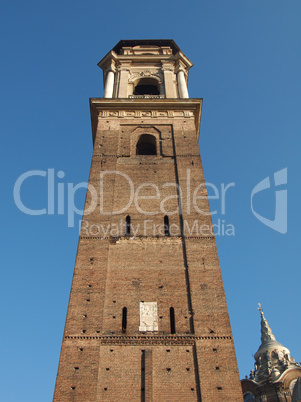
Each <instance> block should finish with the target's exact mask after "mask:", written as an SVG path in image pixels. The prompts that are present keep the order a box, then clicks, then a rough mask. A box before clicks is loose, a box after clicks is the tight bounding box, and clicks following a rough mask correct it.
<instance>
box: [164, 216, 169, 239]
mask: <svg viewBox="0 0 301 402" xmlns="http://www.w3.org/2000/svg"><path fill="white" fill-rule="evenodd" d="M164 234H165V236H170V232H169V218H168V216H167V215H165V216H164Z"/></svg>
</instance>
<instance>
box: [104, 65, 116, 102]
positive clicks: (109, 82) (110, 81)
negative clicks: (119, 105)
mask: <svg viewBox="0 0 301 402" xmlns="http://www.w3.org/2000/svg"><path fill="white" fill-rule="evenodd" d="M114 78H115V74H114V71H112V70H109V71H108V72H107V79H106V85H105V90H104V94H103V97H104V98H113V89H114Z"/></svg>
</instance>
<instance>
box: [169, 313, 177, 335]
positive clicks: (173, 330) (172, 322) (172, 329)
mask: <svg viewBox="0 0 301 402" xmlns="http://www.w3.org/2000/svg"><path fill="white" fill-rule="evenodd" d="M169 315H170V333H171V334H175V333H176V323H175V309H174V308H173V307H170V309H169Z"/></svg>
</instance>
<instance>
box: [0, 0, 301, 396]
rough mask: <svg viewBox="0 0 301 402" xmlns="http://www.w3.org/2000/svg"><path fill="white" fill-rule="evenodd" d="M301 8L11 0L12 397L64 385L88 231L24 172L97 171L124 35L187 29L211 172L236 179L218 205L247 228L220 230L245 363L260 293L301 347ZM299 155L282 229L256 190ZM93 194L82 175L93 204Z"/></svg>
mask: <svg viewBox="0 0 301 402" xmlns="http://www.w3.org/2000/svg"><path fill="white" fill-rule="evenodd" d="M300 17H301V3H300V1H299V0H293V1H292V0H290V1H280V0H265V1H264V2H263V1H259V0H252V1H251V0H244V1H241V0H227V1H224V0H212V1H210V2H209V1H204V0H200V1H198V2H186V3H184V2H182V1H178V0H176V1H173V2H166V1H160V2H159V1H157V0H155V1H152V2H151V3H148V2H145V3H142V2H138V1H130V2H121V1H115V2H114V3H109V2H101V1H96V0H88V1H86V2H83V1H78V0H73V1H70V0H65V1H57V0H55V1H51V2H50V1H48V0H46V1H43V2H41V1H32V0H31V1H28V2H21V1H18V0H16V1H14V2H6V3H5V4H4V3H3V4H2V6H1V16H0V19H1V24H0V37H1V50H2V52H1V53H2V63H1V70H2V73H1V77H0V80H1V95H2V96H1V98H0V102H1V108H0V113H1V121H0V128H1V135H2V139H3V146H2V147H1V159H0V163H1V172H2V201H4V203H3V207H2V211H3V213H2V228H3V230H2V231H1V236H2V239H1V245H2V252H1V260H2V264H1V265H2V270H1V273H2V278H1V279H2V280H1V288H0V294H1V303H0V306H1V314H2V325H1V327H2V329H1V361H2V364H1V368H0V370H1V378H2V384H3V385H2V387H1V389H0V400H2V401H6V402H10V401H14V402H15V401H20V400H22V401H23V402H25V401H30V402H41V401H50V400H51V399H52V395H53V389H54V383H55V377H56V372H57V365H58V359H59V353H60V346H61V340H62V335H63V329H64V323H65V316H66V310H67V303H68V298H69V291H70V286H71V280H72V274H73V268H74V261H75V255H76V249H77V242H78V226H77V225H76V226H75V228H68V226H67V216H66V214H65V215H58V214H57V213H55V214H54V215H41V216H29V215H26V214H24V213H22V212H21V211H19V210H18V208H17V207H16V205H15V203H14V200H13V188H14V184H15V182H16V180H17V178H18V177H19V176H20V175H21V174H22V173H24V172H27V171H29V170H44V171H47V169H55V172H56V173H57V172H58V171H64V172H65V177H64V178H63V179H60V180H59V179H57V181H56V184H57V183H58V182H60V183H64V184H65V186H67V183H68V182H70V183H80V182H84V181H87V179H88V174H89V167H90V160H91V155H92V135H91V124H90V112H89V102H88V100H89V97H101V96H102V85H103V84H102V72H101V70H100V69H99V68H98V67H97V63H98V61H99V60H100V59H101V58H102V57H103V56H104V55H105V54H106V53H107V52H108V51H109V50H110V49H111V48H112V47H113V46H114V45H115V44H116V43H117V42H118V41H119V40H120V39H148V38H151V39H152V38H158V39H159V38H164V39H165V38H167V39H169V38H172V39H174V40H175V41H176V43H177V44H178V46H179V47H180V48H181V49H182V51H183V52H184V53H185V54H186V55H187V56H188V57H189V58H190V59H191V60H192V62H193V63H194V67H193V68H192V69H191V72H190V78H189V93H190V97H195V98H199V97H202V98H204V104H203V111H202V112H203V113H202V123H201V131H200V149H201V155H202V160H203V165H204V171H205V177H206V180H207V181H208V182H210V183H214V184H215V185H220V184H221V183H225V184H228V183H235V186H234V187H233V188H231V189H230V190H229V192H228V195H227V196H228V198H227V204H226V208H227V209H226V215H225V216H222V215H220V214H217V215H216V216H215V218H214V219H215V222H218V219H224V220H225V223H226V224H232V225H234V227H235V236H217V245H218V251H219V256H220V262H221V268H222V275H223V279H224V285H225V291H226V296H227V301H228V307H229V313H230V319H231V324H232V330H233V335H234V340H235V346H236V353H237V359H238V364H239V370H240V376H241V378H243V377H244V376H245V375H246V374H248V373H249V371H250V370H251V369H252V368H253V363H254V361H253V357H252V355H253V354H254V353H255V352H256V350H257V348H258V347H259V345H260V324H259V321H260V320H259V318H260V317H259V312H258V311H257V303H258V302H261V303H262V306H263V310H264V312H265V315H266V318H267V319H268V321H269V324H270V326H271V327H272V329H273V331H274V334H275V336H276V338H277V340H278V341H279V342H281V343H283V344H284V345H285V346H287V347H288V348H289V349H290V350H291V353H292V355H293V356H294V357H295V359H296V360H297V361H300V360H301V345H300V341H299V339H300V336H299V333H300V330H301V324H300V312H299V309H300V308H299V306H300V301H299V300H300V261H299V260H300V259H299V250H300V234H299V229H300V227H301V220H300V209H299V208H300V198H301V190H300V133H301V130H300V93H301V83H300V71H301V57H300V37H301V32H300V31H301V29H300ZM284 168H287V169H288V184H287V185H283V186H282V187H281V189H282V190H286V189H287V194H288V231H287V233H286V234H281V233H279V232H277V231H274V230H273V229H271V228H269V227H267V226H265V225H264V224H263V223H261V222H260V221H259V220H258V219H256V217H255V216H254V215H253V214H252V211H251V207H250V197H251V192H252V189H253V188H254V186H255V185H256V184H257V183H259V182H260V181H261V180H263V179H265V178H266V177H271V178H272V177H273V174H274V173H275V172H277V171H280V170H282V169H284ZM272 181H273V180H272ZM45 183H46V181H45V178H43V177H39V178H36V179H35V181H32V182H30V181H28V184H27V185H26V186H24V187H23V188H22V198H23V201H24V204H26V205H28V206H30V207H31V208H43V207H44V206H45V204H46V202H47V191H46V185H45ZM279 188H280V187H279ZM83 200H84V191H83V190H81V192H80V191H79V192H78V197H77V200H76V202H77V205H78V206H81V205H82V204H83ZM216 202H217V201H214V200H212V201H211V207H212V209H217V208H218V205H217V204H216ZM254 208H255V210H256V211H257V212H258V213H259V214H261V215H262V216H265V217H267V218H269V219H274V215H275V188H271V189H270V190H265V191H264V192H262V193H261V194H257V195H256V198H255V197H254ZM77 222H78V219H77Z"/></svg>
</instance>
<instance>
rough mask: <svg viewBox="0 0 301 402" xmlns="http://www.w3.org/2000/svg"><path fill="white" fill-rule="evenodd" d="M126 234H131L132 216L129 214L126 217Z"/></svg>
mask: <svg viewBox="0 0 301 402" xmlns="http://www.w3.org/2000/svg"><path fill="white" fill-rule="evenodd" d="M125 235H126V236H130V235H131V217H130V216H129V215H128V216H127V217H126V218H125Z"/></svg>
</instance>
